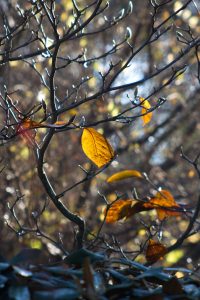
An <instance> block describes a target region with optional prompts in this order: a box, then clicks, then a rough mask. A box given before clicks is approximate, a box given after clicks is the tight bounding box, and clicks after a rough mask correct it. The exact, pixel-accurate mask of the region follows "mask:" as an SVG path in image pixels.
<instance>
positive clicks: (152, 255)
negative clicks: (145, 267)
mask: <svg viewBox="0 0 200 300" xmlns="http://www.w3.org/2000/svg"><path fill="white" fill-rule="evenodd" d="M166 253H167V249H166V247H165V246H164V245H163V244H161V243H159V242H156V241H154V240H152V239H150V240H149V242H148V246H147V250H146V255H145V256H146V260H147V261H148V262H150V263H155V262H156V261H158V260H159V259H162V258H163V256H164V255H165V254H166Z"/></svg>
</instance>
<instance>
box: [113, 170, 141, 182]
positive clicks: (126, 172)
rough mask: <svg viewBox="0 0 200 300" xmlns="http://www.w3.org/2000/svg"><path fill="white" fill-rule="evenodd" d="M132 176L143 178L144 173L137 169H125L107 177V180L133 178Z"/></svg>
mask: <svg viewBox="0 0 200 300" xmlns="http://www.w3.org/2000/svg"><path fill="white" fill-rule="evenodd" d="M131 177H137V178H143V176H142V174H141V173H140V172H139V171H137V170H124V171H121V172H117V173H115V174H113V175H112V176H110V177H109V178H108V179H107V182H114V181H118V180H122V179H126V178H131Z"/></svg>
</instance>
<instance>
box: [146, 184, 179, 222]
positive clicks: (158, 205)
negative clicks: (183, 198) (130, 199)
mask: <svg viewBox="0 0 200 300" xmlns="http://www.w3.org/2000/svg"><path fill="white" fill-rule="evenodd" d="M144 207H146V208H155V209H156V211H157V215H158V219H159V220H160V221H162V220H164V219H165V218H167V217H172V216H175V217H177V216H179V215H180V211H177V209H180V206H179V205H178V204H177V203H176V201H175V200H174V197H173V196H172V194H171V193H170V192H169V191H167V190H161V191H160V192H157V193H156V196H155V197H154V198H151V199H150V200H149V201H148V202H146V203H144ZM167 208H170V209H167Z"/></svg>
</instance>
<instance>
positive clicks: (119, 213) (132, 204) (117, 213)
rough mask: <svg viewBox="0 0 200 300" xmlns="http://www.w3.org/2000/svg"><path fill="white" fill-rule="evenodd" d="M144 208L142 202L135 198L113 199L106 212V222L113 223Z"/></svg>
mask: <svg viewBox="0 0 200 300" xmlns="http://www.w3.org/2000/svg"><path fill="white" fill-rule="evenodd" d="M143 210H145V208H144V207H143V203H141V202H138V201H136V200H131V199H128V200H118V201H115V202H114V203H113V204H112V205H111V207H110V208H109V210H108V211H107V214H106V223H115V222H117V221H119V220H121V219H123V218H129V217H131V216H132V215H134V214H136V213H139V212H141V211H143Z"/></svg>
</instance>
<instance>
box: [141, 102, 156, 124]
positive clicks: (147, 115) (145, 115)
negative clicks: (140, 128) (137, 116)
mask: <svg viewBox="0 0 200 300" xmlns="http://www.w3.org/2000/svg"><path fill="white" fill-rule="evenodd" d="M140 102H141V105H142V111H141V113H142V115H143V116H142V120H143V125H146V124H147V123H149V122H150V121H151V119H152V116H153V113H152V112H148V111H149V109H150V108H151V104H150V103H149V101H148V100H145V99H144V98H142V97H140Z"/></svg>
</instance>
